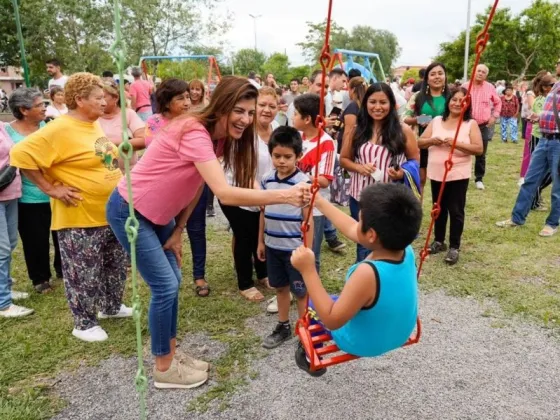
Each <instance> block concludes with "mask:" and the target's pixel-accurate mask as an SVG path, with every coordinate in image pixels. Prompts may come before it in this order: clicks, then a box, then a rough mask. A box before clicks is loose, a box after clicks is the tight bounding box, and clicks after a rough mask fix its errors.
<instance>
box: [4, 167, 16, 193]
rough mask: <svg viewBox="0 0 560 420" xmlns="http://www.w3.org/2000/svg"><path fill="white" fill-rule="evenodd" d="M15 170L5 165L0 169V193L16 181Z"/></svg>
mask: <svg viewBox="0 0 560 420" xmlns="http://www.w3.org/2000/svg"><path fill="white" fill-rule="evenodd" d="M16 175H17V168H16V167H15V166H10V165H9V164H7V165H6V166H4V167H3V168H2V169H0V191H4V190H5V189H6V188H8V186H9V185H10V184H11V183H12V182H13V180H14V179H16Z"/></svg>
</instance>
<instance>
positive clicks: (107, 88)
mask: <svg viewBox="0 0 560 420" xmlns="http://www.w3.org/2000/svg"><path fill="white" fill-rule="evenodd" d="M103 93H104V95H105V103H106V105H105V109H104V110H103V115H102V116H101V117H100V118H99V119H98V120H97V121H98V122H99V125H101V128H102V129H103V132H104V133H105V135H106V136H107V138H108V139H109V140H111V142H112V143H113V144H115V145H116V146H118V145H119V144H121V143H122V119H121V108H120V103H119V98H120V95H119V86H118V85H117V82H115V81H114V80H112V79H111V80H108V79H105V80H103ZM126 125H127V127H126V128H127V132H128V139H129V140H130V143H131V144H132V146H133V147H134V150H139V149H143V148H144V147H145V143H144V126H145V124H144V121H142V119H141V118H140V117H139V116H138V115H137V114H136V112H134V111H133V110H132V109H130V108H127V109H126Z"/></svg>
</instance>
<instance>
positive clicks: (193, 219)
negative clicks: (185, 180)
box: [187, 185, 208, 280]
mask: <svg viewBox="0 0 560 420" xmlns="http://www.w3.org/2000/svg"><path fill="white" fill-rule="evenodd" d="M207 200H208V186H207V185H205V186H204V190H203V191H202V195H201V196H200V199H199V200H198V203H197V204H196V207H195V208H194V210H193V212H192V214H191V216H190V217H189V220H188V222H187V234H188V235H189V242H190V244H191V253H192V265H193V280H199V279H203V278H204V274H205V267H206V201H207Z"/></svg>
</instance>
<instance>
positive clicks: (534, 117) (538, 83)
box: [529, 73, 556, 211]
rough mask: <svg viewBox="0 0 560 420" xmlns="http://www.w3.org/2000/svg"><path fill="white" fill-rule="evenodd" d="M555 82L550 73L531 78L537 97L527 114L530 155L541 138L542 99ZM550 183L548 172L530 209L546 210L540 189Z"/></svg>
mask: <svg viewBox="0 0 560 420" xmlns="http://www.w3.org/2000/svg"><path fill="white" fill-rule="evenodd" d="M555 82H556V79H555V78H554V77H553V76H552V75H551V74H550V73H548V74H545V75H544V76H541V77H538V76H537V77H535V79H534V80H533V91H534V92H535V95H537V97H536V98H535V101H534V102H533V109H532V111H533V112H532V114H531V115H529V119H530V120H531V121H532V123H533V130H532V131H531V142H530V143H529V153H530V154H531V155H532V154H533V150H535V149H536V147H537V144H539V139H540V138H541V128H540V126H539V119H540V116H541V114H542V112H543V108H544V101H545V99H546V97H547V96H548V94H549V93H550V91H551V90H552V86H554V83H555ZM550 184H552V176H551V173H550V172H549V173H547V174H546V176H545V177H544V179H543V181H542V182H541V185H540V187H539V189H538V190H537V194H536V195H535V198H534V199H533V204H532V205H531V210H537V211H547V208H546V207H544V205H543V203H542V198H541V194H542V191H543V190H544V189H545V188H546V187H548V186H549V185H550Z"/></svg>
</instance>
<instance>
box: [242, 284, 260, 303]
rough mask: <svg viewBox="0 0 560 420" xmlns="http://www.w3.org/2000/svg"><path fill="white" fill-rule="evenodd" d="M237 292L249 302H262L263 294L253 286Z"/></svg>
mask: <svg viewBox="0 0 560 420" xmlns="http://www.w3.org/2000/svg"><path fill="white" fill-rule="evenodd" d="M239 294H240V295H241V296H243V297H244V298H245V299H247V300H248V301H250V302H262V301H263V300H264V296H263V294H262V293H261V292H259V291H258V290H257V289H256V288H255V287H251V288H250V289H247V290H240V291H239Z"/></svg>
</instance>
